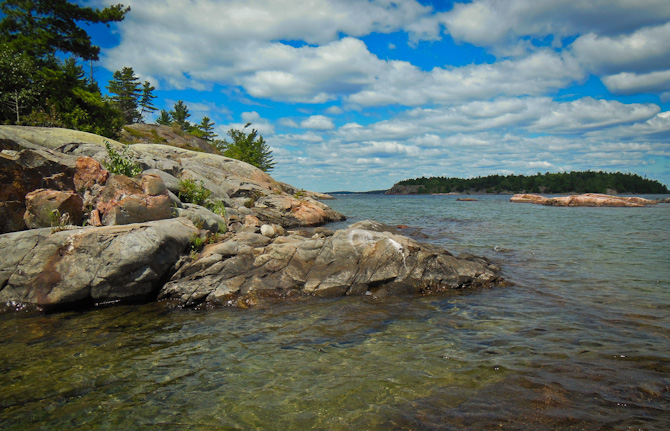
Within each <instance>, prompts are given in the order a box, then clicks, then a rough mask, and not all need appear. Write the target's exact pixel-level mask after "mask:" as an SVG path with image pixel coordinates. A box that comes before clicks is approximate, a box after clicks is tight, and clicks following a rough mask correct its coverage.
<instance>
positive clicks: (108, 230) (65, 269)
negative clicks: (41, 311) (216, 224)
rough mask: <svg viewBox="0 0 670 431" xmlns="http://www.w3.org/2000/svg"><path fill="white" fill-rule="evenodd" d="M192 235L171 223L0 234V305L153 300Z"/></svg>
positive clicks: (181, 222) (179, 222) (183, 224)
mask: <svg viewBox="0 0 670 431" xmlns="http://www.w3.org/2000/svg"><path fill="white" fill-rule="evenodd" d="M196 233H197V229H195V227H194V226H193V225H192V224H191V223H190V222H189V221H188V220H185V219H170V220H159V221H154V222H148V223H140V224H131V225H125V226H104V227H98V228H96V227H86V228H79V229H74V230H64V231H60V232H56V233H52V232H51V229H33V230H28V231H23V232H14V233H9V234H5V235H0V249H2V250H3V251H4V252H5V254H4V256H3V259H1V260H0V302H10V301H14V302H16V303H27V304H35V305H38V306H40V307H42V308H45V309H50V308H73V307H77V306H78V305H79V304H82V303H83V304H95V303H105V302H109V301H137V300H148V299H152V298H153V297H154V296H155V294H156V292H157V290H158V289H159V287H160V285H161V283H162V280H163V278H164V277H165V276H166V274H167V273H168V271H169V270H170V268H171V267H172V265H174V263H175V262H176V261H177V260H178V259H179V257H180V256H181V255H182V253H183V252H184V250H185V249H186V248H187V247H188V245H189V242H190V238H191V237H192V235H194V234H196Z"/></svg>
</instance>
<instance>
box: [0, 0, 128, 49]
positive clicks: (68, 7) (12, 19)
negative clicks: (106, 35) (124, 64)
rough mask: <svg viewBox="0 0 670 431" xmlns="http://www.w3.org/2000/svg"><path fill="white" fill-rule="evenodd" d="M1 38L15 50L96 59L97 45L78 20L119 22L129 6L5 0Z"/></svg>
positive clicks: (0, 31) (0, 28)
mask: <svg viewBox="0 0 670 431" xmlns="http://www.w3.org/2000/svg"><path fill="white" fill-rule="evenodd" d="M0 9H1V10H2V12H3V14H4V15H5V16H4V18H3V19H2V22H0V39H1V40H2V41H5V42H8V43H9V44H11V45H12V48H13V49H15V50H16V51H18V52H22V53H25V54H27V55H29V56H31V57H33V58H36V59H38V58H39V59H45V58H47V57H49V56H53V55H55V54H56V53H57V52H63V53H69V54H72V55H74V56H76V57H80V58H82V59H84V60H98V54H99V53H100V47H98V46H95V45H92V44H91V38H90V36H89V35H88V34H87V33H86V30H84V29H82V28H81V27H79V24H81V23H104V24H107V23H110V22H118V21H122V20H123V18H124V16H125V14H126V13H127V12H128V11H129V10H130V7H124V6H123V5H122V4H117V5H114V6H109V7H106V8H104V9H102V10H100V9H93V8H90V7H83V6H79V5H77V4H75V3H73V2H70V1H67V0H4V1H3V2H2V5H1V6H0Z"/></svg>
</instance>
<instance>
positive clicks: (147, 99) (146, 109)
mask: <svg viewBox="0 0 670 431" xmlns="http://www.w3.org/2000/svg"><path fill="white" fill-rule="evenodd" d="M155 89H156V87H154V86H152V85H151V84H150V83H149V81H144V84H143V85H142V97H141V98H140V108H141V109H140V118H141V119H144V114H145V113H147V114H151V113H152V112H154V111H157V110H158V108H156V107H155V106H154V103H153V100H154V99H155V98H156V96H154V94H153V93H152V92H153V91H154V90H155Z"/></svg>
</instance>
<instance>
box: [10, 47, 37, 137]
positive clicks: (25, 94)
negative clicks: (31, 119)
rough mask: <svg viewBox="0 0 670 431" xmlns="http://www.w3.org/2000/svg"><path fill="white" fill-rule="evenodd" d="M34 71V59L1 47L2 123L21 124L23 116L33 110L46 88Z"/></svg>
mask: <svg viewBox="0 0 670 431" xmlns="http://www.w3.org/2000/svg"><path fill="white" fill-rule="evenodd" d="M34 69H35V63H34V61H33V60H32V58H30V57H29V56H27V55H26V54H21V53H18V52H16V51H14V50H13V49H11V48H10V47H8V46H7V45H0V123H2V122H3V121H2V120H3V118H4V119H5V120H8V121H12V122H13V121H16V124H20V123H21V114H23V113H24V112H27V113H29V112H30V111H31V110H32V106H33V105H34V104H35V102H36V101H37V99H38V97H39V95H40V93H41V92H42V91H43V86H44V85H43V83H42V81H41V80H40V79H39V76H38V75H36V74H35V70H34Z"/></svg>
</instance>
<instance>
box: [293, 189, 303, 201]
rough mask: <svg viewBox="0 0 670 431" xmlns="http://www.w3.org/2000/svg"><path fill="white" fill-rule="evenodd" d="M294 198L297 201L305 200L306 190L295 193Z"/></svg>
mask: <svg viewBox="0 0 670 431" xmlns="http://www.w3.org/2000/svg"><path fill="white" fill-rule="evenodd" d="M293 197H294V198H296V199H302V198H304V197H305V190H303V189H300V190H298V191H297V192H295V194H294V195H293Z"/></svg>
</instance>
